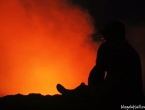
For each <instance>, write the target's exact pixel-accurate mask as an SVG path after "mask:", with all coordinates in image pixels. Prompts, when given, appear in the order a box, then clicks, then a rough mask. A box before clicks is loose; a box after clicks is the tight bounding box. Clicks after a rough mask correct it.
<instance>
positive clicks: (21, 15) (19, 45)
mask: <svg viewBox="0 0 145 110" xmlns="http://www.w3.org/2000/svg"><path fill="white" fill-rule="evenodd" d="M0 15H1V17H0V52H1V54H0V62H1V64H0V95H7V94H17V93H21V94H28V93H41V94H56V93H58V92H57V91H56V88H55V87H56V84H57V83H61V84H63V85H64V86H65V87H67V88H74V87H75V86H77V85H79V84H80V83H81V82H85V83H87V77H88V75H89V71H90V70H91V68H92V67H93V65H94V64H95V58H96V50H94V49H93V44H92V43H91V39H90V38H89V37H88V36H89V35H90V34H91V33H92V32H93V26H92V25H91V21H90V16H89V15H88V14H87V13H85V12H83V11H82V10H81V9H79V8H78V7H74V6H72V5H70V4H68V3H67V2H66V0H23V2H22V0H1V1H0Z"/></svg>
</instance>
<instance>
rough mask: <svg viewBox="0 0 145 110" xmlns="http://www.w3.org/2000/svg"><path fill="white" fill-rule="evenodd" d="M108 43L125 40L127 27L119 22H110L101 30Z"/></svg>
mask: <svg viewBox="0 0 145 110" xmlns="http://www.w3.org/2000/svg"><path fill="white" fill-rule="evenodd" d="M101 34H102V35H103V38H104V39H105V40H106V41H109V40H122V39H125V26H124V24H123V23H121V22H119V21H110V22H108V23H107V24H106V25H105V26H104V27H103V28H102V30H101Z"/></svg>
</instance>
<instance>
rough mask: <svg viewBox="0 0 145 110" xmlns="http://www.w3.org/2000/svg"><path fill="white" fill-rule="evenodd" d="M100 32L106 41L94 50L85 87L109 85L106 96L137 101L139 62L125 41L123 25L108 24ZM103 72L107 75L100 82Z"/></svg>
mask: <svg viewBox="0 0 145 110" xmlns="http://www.w3.org/2000/svg"><path fill="white" fill-rule="evenodd" d="M101 33H102V35H103V36H104V38H105V40H106V42H104V43H103V44H102V45H101V46H100V48H99V49H98V55H97V60H96V66H95V67H94V68H93V70H92V71H91V72H90V76H89V79H88V84H89V85H99V84H100V85H102V84H103V85H105V86H106V88H109V86H110V88H111V89H110V92H108V93H107V94H108V96H109V94H110V96H112V97H116V98H118V100H120V101H121V100H122V101H121V102H124V103H125V101H126V102H128V101H131V100H139V98H141V97H142V96H143V89H142V73H141V62H140V57H139V55H138V53H137V52H136V51H135V49H134V48H133V47H132V46H131V45H130V44H129V43H128V42H127V40H125V28H124V25H123V24H122V23H120V22H116V21H113V22H110V24H109V23H108V24H107V25H106V26H105V27H104V29H103V30H102V32H101ZM105 71H106V72H107V76H106V78H105V80H104V79H103V80H102V78H103V76H104V72H105ZM111 94H112V95H111ZM115 95H116V96H115ZM106 97H107V95H106ZM127 100H128V101H127Z"/></svg>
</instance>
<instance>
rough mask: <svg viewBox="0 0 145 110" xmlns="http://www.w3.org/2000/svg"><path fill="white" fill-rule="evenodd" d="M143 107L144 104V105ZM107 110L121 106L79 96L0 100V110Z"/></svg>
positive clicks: (29, 96) (15, 96)
mask: <svg viewBox="0 0 145 110" xmlns="http://www.w3.org/2000/svg"><path fill="white" fill-rule="evenodd" d="M144 106H145V104H144ZM104 109H106V110H108V109H113V110H114V109H116V110H119V109H121V105H113V104H112V105H110V106H107V105H106V106H105V105H102V106H100V105H98V104H97V103H96V102H95V101H92V100H89V99H86V98H82V97H79V96H62V95H53V96H50V95H46V96H43V95H41V94H29V95H21V94H17V95H8V96H5V97H1V98H0V110H104Z"/></svg>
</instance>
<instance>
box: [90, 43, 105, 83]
mask: <svg viewBox="0 0 145 110" xmlns="http://www.w3.org/2000/svg"><path fill="white" fill-rule="evenodd" d="M106 57H107V54H106V49H105V47H104V45H101V46H100V48H99V49H98V54H97V60H96V65H95V66H94V67H93V69H92V70H91V72H90V75H89V78H88V85H98V84H100V83H101V82H103V80H104V75H105V64H106V60H107V59H106Z"/></svg>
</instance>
